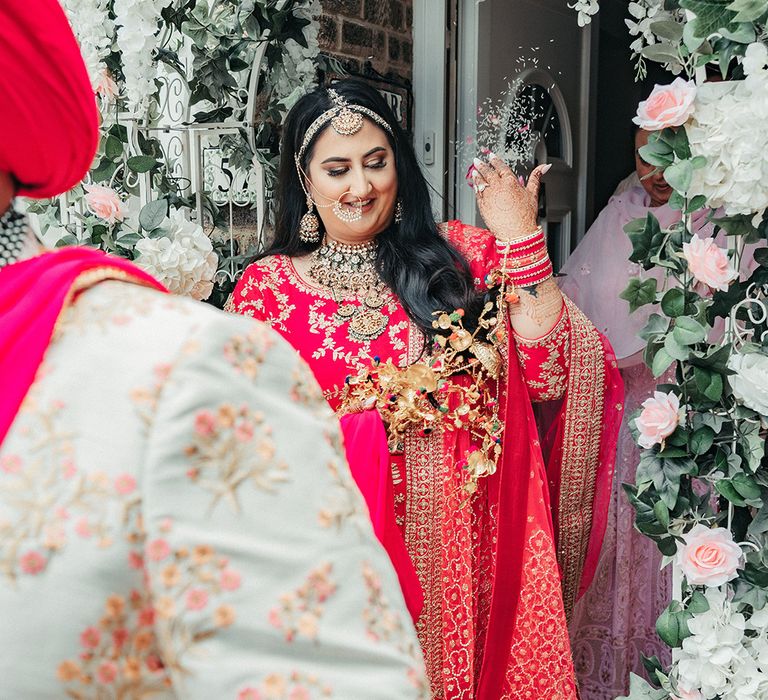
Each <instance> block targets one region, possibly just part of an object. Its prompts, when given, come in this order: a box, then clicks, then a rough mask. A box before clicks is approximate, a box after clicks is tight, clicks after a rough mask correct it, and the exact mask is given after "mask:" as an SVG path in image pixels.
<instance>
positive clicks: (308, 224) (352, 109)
mask: <svg viewBox="0 0 768 700" xmlns="http://www.w3.org/2000/svg"><path fill="white" fill-rule="evenodd" d="M328 96H329V97H330V98H331V102H333V107H331V108H330V109H327V110H326V111H325V112H323V113H322V114H321V115H320V116H319V117H318V118H317V119H315V121H313V122H312V123H311V124H310V125H309V128H308V129H307V131H306V133H305V134H304V140H303V141H302V142H301V147H300V148H299V150H298V152H297V153H296V156H295V158H294V160H295V162H296V172H297V174H298V176H299V183H300V184H301V189H302V190H304V194H305V195H306V196H307V213H306V214H304V216H303V217H302V218H301V224H300V230H299V238H300V239H301V240H302V241H303V242H304V243H317V241H319V240H320V222H319V221H318V218H317V215H316V214H315V212H314V208H315V206H321V205H315V203H314V202H313V200H312V196H311V195H310V193H309V192H308V190H307V188H306V187H305V186H304V177H305V174H304V171H303V169H302V167H301V159H302V158H303V157H304V154H305V153H306V151H307V147H308V146H309V144H310V143H311V141H312V139H313V138H315V136H316V135H317V132H318V131H320V129H322V128H323V127H324V126H325V125H326V124H327V123H328V122H331V127H332V128H333V130H334V131H335V132H336V133H337V134H339V135H341V136H352V135H354V134H356V133H357V132H358V131H360V129H362V128H363V124H364V121H363V117H364V116H366V117H368V118H369V119H370V120H371V121H373V122H375V123H376V124H378V125H379V126H380V127H381V128H382V129H384V130H386V131H387V132H388V133H389V134H390V136H391V135H393V134H392V127H391V126H390V125H389V124H388V123H387V120H386V119H384V117H382V116H380V115H378V114H376V112H374V111H373V110H372V109H368V107H363V106H362V105H356V104H350V103H349V102H347V101H346V100H345V99H344V98H343V97H342V96H341V95H339V93H338V92H336V90H333V89H332V88H328ZM327 206H333V212H334V214H336V216H338V217H339V218H340V219H341V220H342V221H346V222H348V223H349V222H352V221H357V220H359V219H360V214H359V213H358V214H357V215H355V216H350V215H349V214H347V213H346V212H345V211H344V209H343V208H342V206H341V203H340V202H338V201H337V202H335V203H334V204H333V205H327Z"/></svg>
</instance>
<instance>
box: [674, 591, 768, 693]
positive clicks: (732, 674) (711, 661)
mask: <svg viewBox="0 0 768 700" xmlns="http://www.w3.org/2000/svg"><path fill="white" fill-rule="evenodd" d="M704 595H705V596H706V598H707V601H708V602H709V610H708V611H706V612H704V613H699V614H696V615H694V616H693V618H692V619H691V620H690V621H689V622H688V628H689V630H690V632H691V636H690V637H687V638H686V639H684V640H683V645H682V650H681V652H680V655H679V657H678V659H677V662H676V675H677V680H678V682H679V683H680V684H681V685H682V686H684V687H686V688H691V689H696V690H699V691H700V692H701V695H702V696H703V697H704V698H705V699H706V700H712V698H715V697H718V698H720V699H721V700H754V699H755V698H762V697H768V696H766V693H767V692H768V674H766V670H768V664H766V662H768V640H766V636H768V611H767V610H758V611H756V612H754V613H753V614H752V616H751V618H750V619H749V620H747V619H746V618H745V616H744V615H743V614H742V613H741V612H739V611H738V610H737V609H736V607H735V606H734V605H733V604H732V603H731V601H730V600H729V599H728V595H727V593H726V592H725V591H724V590H721V589H718V588H708V589H707V590H706V591H705V593H704Z"/></svg>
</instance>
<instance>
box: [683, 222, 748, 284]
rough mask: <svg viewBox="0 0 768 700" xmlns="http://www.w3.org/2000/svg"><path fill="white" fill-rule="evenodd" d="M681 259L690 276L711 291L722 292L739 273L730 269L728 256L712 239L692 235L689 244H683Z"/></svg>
mask: <svg viewBox="0 0 768 700" xmlns="http://www.w3.org/2000/svg"><path fill="white" fill-rule="evenodd" d="M683 257H684V258H685V260H686V262H687V263H688V269H689V270H690V271H691V274H692V275H693V276H694V277H695V278H696V279H697V280H698V281H699V282H703V283H704V284H706V285H707V286H708V287H712V289H719V290H720V291H721V292H724V291H726V290H727V289H728V285H729V284H730V283H731V282H733V280H735V279H736V278H737V277H738V276H739V273H738V272H737V271H736V270H735V269H734V268H733V267H731V265H730V263H729V262H728V255H727V254H726V252H725V251H724V250H723V249H722V248H719V247H718V246H717V245H716V244H715V241H714V239H712V238H699V237H698V236H696V235H694V237H693V238H692V239H691V242H690V243H683Z"/></svg>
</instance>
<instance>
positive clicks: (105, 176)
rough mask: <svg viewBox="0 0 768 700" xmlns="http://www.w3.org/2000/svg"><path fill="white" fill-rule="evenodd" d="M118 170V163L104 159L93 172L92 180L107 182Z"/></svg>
mask: <svg viewBox="0 0 768 700" xmlns="http://www.w3.org/2000/svg"><path fill="white" fill-rule="evenodd" d="M116 170H117V163H114V162H113V161H111V160H109V159H108V158H102V159H101V160H100V161H99V165H98V166H97V167H96V169H95V170H91V179H92V180H93V181H94V182H106V181H108V180H109V179H110V178H111V177H112V176H113V175H114V174H115V171H116Z"/></svg>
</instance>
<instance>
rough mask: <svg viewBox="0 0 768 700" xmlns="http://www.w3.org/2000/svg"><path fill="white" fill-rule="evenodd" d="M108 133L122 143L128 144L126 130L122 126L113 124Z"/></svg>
mask: <svg viewBox="0 0 768 700" xmlns="http://www.w3.org/2000/svg"><path fill="white" fill-rule="evenodd" d="M109 133H110V134H112V136H114V137H115V138H116V139H118V140H119V141H121V142H122V143H128V129H127V127H126V126H125V125H124V124H113V125H112V126H110V127H109Z"/></svg>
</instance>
